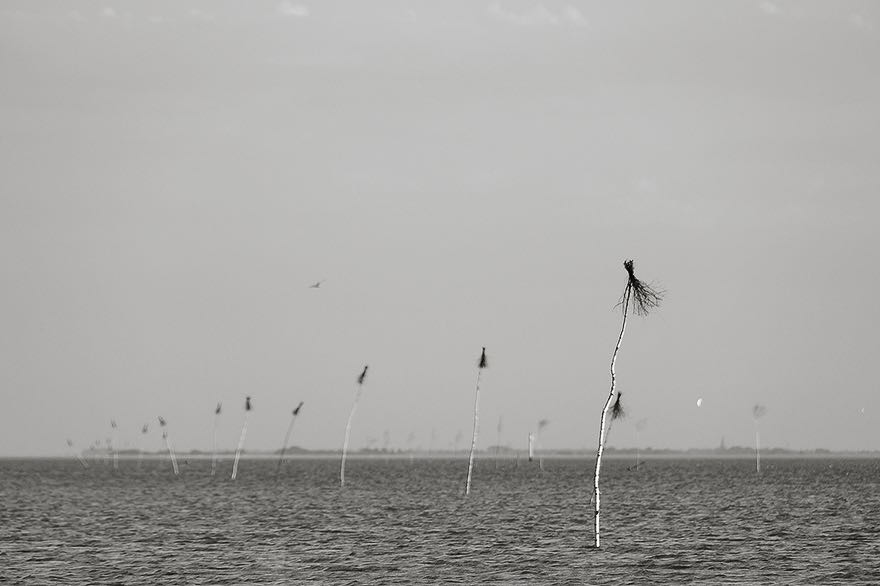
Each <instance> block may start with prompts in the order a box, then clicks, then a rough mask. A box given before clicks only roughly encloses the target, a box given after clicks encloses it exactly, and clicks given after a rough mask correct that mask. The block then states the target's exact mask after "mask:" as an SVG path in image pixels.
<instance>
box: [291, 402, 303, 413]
mask: <svg viewBox="0 0 880 586" xmlns="http://www.w3.org/2000/svg"><path fill="white" fill-rule="evenodd" d="M302 406H303V402H302V401H300V402H299V405H297V406H296V409H294V410H293V415H294V417H296V416H297V415H299V410H300V409H302Z"/></svg>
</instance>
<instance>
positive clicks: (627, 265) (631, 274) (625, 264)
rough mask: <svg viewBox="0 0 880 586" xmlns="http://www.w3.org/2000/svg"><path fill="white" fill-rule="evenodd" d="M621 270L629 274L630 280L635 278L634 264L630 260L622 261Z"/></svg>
mask: <svg viewBox="0 0 880 586" xmlns="http://www.w3.org/2000/svg"><path fill="white" fill-rule="evenodd" d="M623 268H625V269H626V272H627V273H628V274H629V277H630V278H631V279H633V278H635V276H636V275H635V272H634V271H635V263H634V262H633V260H632V259H629V260H625V261H623Z"/></svg>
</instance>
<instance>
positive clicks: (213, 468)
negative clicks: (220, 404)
mask: <svg viewBox="0 0 880 586" xmlns="http://www.w3.org/2000/svg"><path fill="white" fill-rule="evenodd" d="M219 418H220V416H219V414H217V413H214V431H213V433H212V434H211V476H214V475H215V474H217V420H218V419H219Z"/></svg>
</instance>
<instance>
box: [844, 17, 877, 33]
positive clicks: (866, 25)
mask: <svg viewBox="0 0 880 586" xmlns="http://www.w3.org/2000/svg"><path fill="white" fill-rule="evenodd" d="M848 20H849V24H850V26H852V27H854V28H857V29H859V30H863V31H866V32H869V33H870V32H874V23H872V22H871V21H870V20H868V19H867V18H865V17H864V16H862V15H861V14H850V15H849V19H848Z"/></svg>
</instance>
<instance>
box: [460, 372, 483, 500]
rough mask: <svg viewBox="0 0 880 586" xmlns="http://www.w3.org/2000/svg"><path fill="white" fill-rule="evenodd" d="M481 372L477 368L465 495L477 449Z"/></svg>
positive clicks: (469, 485)
mask: <svg viewBox="0 0 880 586" xmlns="http://www.w3.org/2000/svg"><path fill="white" fill-rule="evenodd" d="M482 373H483V369H482V368H480V369H478V370H477V390H476V392H475V393H474V432H473V434H472V435H471V454H470V456H469V457H468V473H467V485H466V486H465V489H464V494H465V496H467V495H469V494H470V493H471V475H472V474H473V470H474V452H475V451H476V449H477V434H478V433H479V430H480V375H481V374H482Z"/></svg>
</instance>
